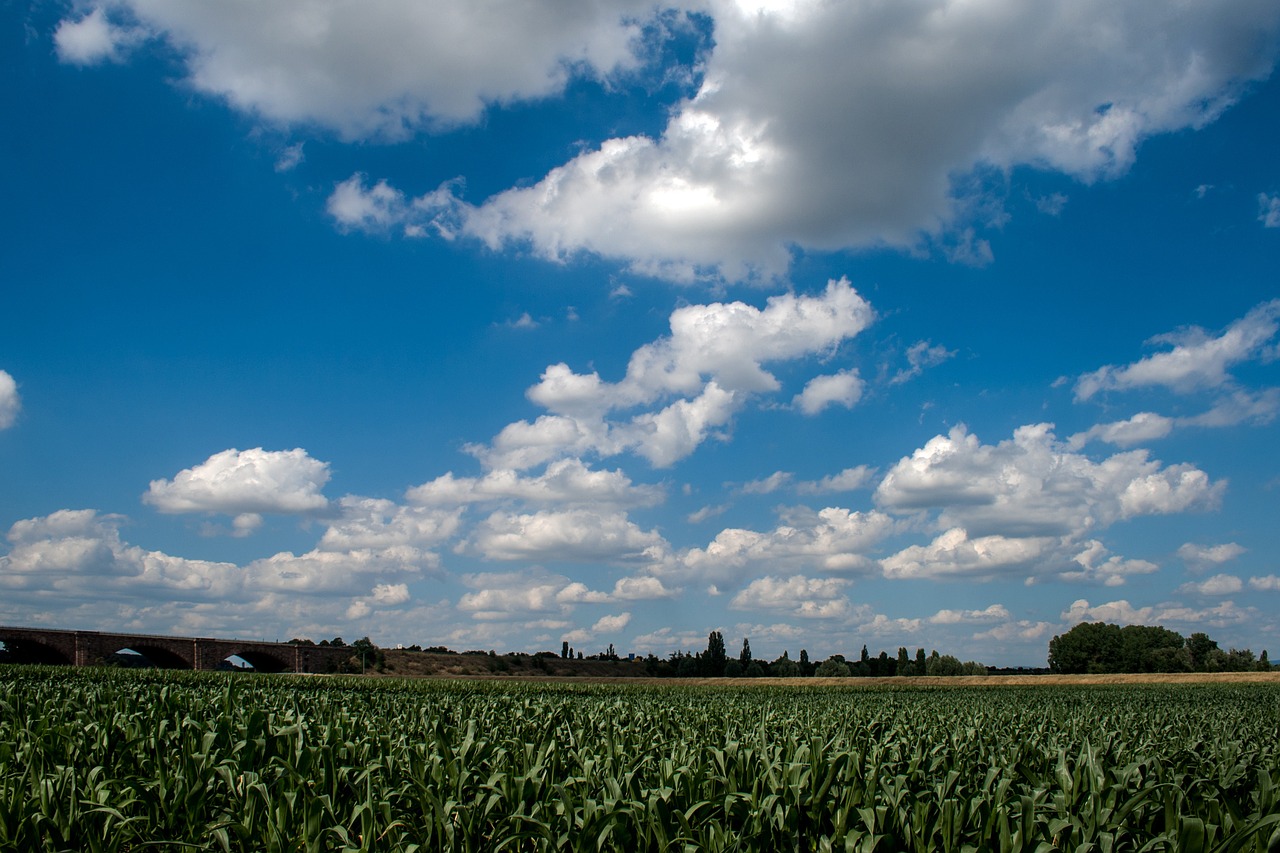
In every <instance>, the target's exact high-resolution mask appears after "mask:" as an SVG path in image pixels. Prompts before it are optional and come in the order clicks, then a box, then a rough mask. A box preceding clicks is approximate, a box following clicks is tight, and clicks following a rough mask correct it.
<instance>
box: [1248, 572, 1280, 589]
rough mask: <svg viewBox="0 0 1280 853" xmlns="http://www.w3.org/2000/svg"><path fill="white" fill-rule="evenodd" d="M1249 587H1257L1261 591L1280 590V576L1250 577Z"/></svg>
mask: <svg viewBox="0 0 1280 853" xmlns="http://www.w3.org/2000/svg"><path fill="white" fill-rule="evenodd" d="M1249 588H1250V589H1256V590H1258V591H1259V592H1280V577H1277V576H1276V575H1266V576H1265V577H1252V578H1249Z"/></svg>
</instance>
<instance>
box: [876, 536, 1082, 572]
mask: <svg viewBox="0 0 1280 853" xmlns="http://www.w3.org/2000/svg"><path fill="white" fill-rule="evenodd" d="M1057 546H1058V540H1057V539H1056V538H1054V537H1047V536H1036V537H1030V536H1027V537H1009V536H978V537H974V538H970V536H969V534H968V533H967V532H966V531H965V530H964V529H962V528H959V527H953V528H951V529H950V530H947V531H946V532H944V533H942V534H941V535H939V536H938V537H936V538H935V539H934V540H933V541H932V542H930V543H929V544H927V545H910V546H908V547H906V548H903V549H902V550H901V551H899V552H898V553H896V554H893V555H891V556H889V557H886V558H885V559H883V560H882V561H881V562H880V565H881V568H882V569H883V571H884V575H885V577H887V578H897V579H902V578H942V577H951V578H954V577H968V578H975V579H990V578H994V577H999V576H1001V575H1010V574H1018V573H1023V572H1027V571H1029V570H1030V569H1031V568H1032V567H1033V566H1036V565H1038V564H1040V563H1042V562H1043V560H1044V559H1045V557H1046V556H1047V555H1051V554H1053V553H1054V552H1055V550H1056V548H1057Z"/></svg>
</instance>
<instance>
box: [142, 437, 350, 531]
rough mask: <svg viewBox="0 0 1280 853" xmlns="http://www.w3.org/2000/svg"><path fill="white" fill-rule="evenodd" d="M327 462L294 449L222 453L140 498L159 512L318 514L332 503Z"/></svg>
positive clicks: (155, 483) (160, 483)
mask: <svg viewBox="0 0 1280 853" xmlns="http://www.w3.org/2000/svg"><path fill="white" fill-rule="evenodd" d="M328 481H329V463H327V462H321V461H319V460H317V459H312V458H311V457H310V456H308V455H307V452H306V451H305V450H303V449H302V448H300V447H298V448H294V449H293V450H263V449H262V448H261V447H255V448H253V449H251V450H244V451H241V450H236V449H234V448H233V449H231V450H224V451H222V452H221V453H215V454H214V455H212V456H210V457H209V458H208V459H206V460H205V461H204V462H202V463H200V464H199V465H197V466H195V467H194V468H186V469H184V470H182V471H179V472H178V473H177V474H176V475H175V476H174V478H173V479H172V480H152V481H151V487H150V488H149V489H148V490H147V492H146V494H144V495H143V496H142V500H143V502H145V503H148V504H151V505H152V506H154V507H155V508H156V509H158V510H160V511H161V512H172V513H178V512H212V513H226V514H227V515H240V514H243V513H264V512H267V513H287V514H291V513H314V512H318V511H320V510H323V509H325V508H326V507H327V506H328V504H329V502H328V501H327V500H326V499H325V497H324V495H322V494H321V493H320V491H321V489H322V488H324V485H325V483H327V482H328Z"/></svg>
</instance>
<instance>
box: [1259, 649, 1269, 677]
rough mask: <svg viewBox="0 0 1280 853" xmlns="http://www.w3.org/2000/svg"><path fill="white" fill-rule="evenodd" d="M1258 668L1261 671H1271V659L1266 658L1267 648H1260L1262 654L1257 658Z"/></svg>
mask: <svg viewBox="0 0 1280 853" xmlns="http://www.w3.org/2000/svg"><path fill="white" fill-rule="evenodd" d="M1258 669H1260V670H1262V671H1263V672H1270V671H1271V661H1269V660H1267V650H1266V649H1263V650H1262V655H1261V656H1259V658H1258Z"/></svg>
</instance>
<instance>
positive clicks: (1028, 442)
mask: <svg viewBox="0 0 1280 853" xmlns="http://www.w3.org/2000/svg"><path fill="white" fill-rule="evenodd" d="M1224 487H1225V484H1224V483H1223V482H1221V481H1219V482H1217V483H1214V482H1211V481H1210V480H1209V476H1208V475H1207V474H1206V473H1205V472H1203V471H1201V470H1200V469H1198V468H1196V467H1194V466H1192V465H1187V464H1180V465H1168V466H1165V465H1163V464H1162V463H1161V462H1159V461H1157V460H1152V459H1151V458H1150V457H1149V455H1148V453H1147V452H1146V451H1145V450H1131V451H1127V452H1124V453H1117V454H1115V455H1113V456H1110V457H1107V458H1105V459H1103V460H1102V461H1101V462H1094V461H1093V460H1091V459H1089V458H1088V457H1086V456H1084V455H1082V454H1079V453H1074V452H1072V451H1071V450H1070V449H1069V448H1068V447H1067V446H1066V445H1065V444H1063V443H1062V442H1059V441H1058V440H1057V438H1056V437H1055V436H1054V434H1053V430H1052V426H1051V425H1050V424H1033V425H1029V426H1023V427H1019V428H1018V429H1017V430H1015V431H1014V434H1013V438H1012V439H1011V440H1006V441H1002V442H1000V443H999V444H996V445H984V444H982V443H981V442H980V441H979V440H978V438H977V436H975V435H973V434H971V433H970V432H968V430H967V429H965V428H964V427H963V426H958V427H955V428H954V429H952V430H951V432H950V433H949V434H948V435H945V436H943V435H939V436H935V437H934V438H932V439H930V440H929V441H928V442H927V443H926V444H925V446H924V447H922V448H920V449H918V450H916V451H915V452H914V453H913V454H912V455H911V456H909V457H904V458H903V459H901V460H900V461H899V462H898V463H897V464H896V465H894V466H893V468H892V469H891V470H890V471H889V473H888V474H886V475H885V477H884V479H883V480H881V482H880V485H879V486H878V487H877V488H876V492H875V499H876V502H877V503H878V504H879V505H880V506H881V507H883V508H886V509H891V510H896V511H911V510H938V511H939V512H940V516H939V520H940V523H941V524H942V525H944V526H946V527H960V528H964V530H966V531H967V533H968V535H970V536H975V537H985V536H988V535H999V536H1004V537H1008V536H1027V537H1037V536H1040V537H1044V536H1062V535H1067V534H1072V533H1079V532H1082V531H1086V530H1090V529H1094V528H1102V527H1106V526H1108V525H1110V524H1112V523H1114V522H1116V521H1118V520H1121V519H1127V518H1133V517H1136V516H1141V515H1159V514H1169V513H1176V512H1183V511H1186V510H1190V509H1197V508H1212V507H1214V506H1216V504H1217V502H1218V501H1219V499H1220V497H1221V494H1222V491H1223V489H1224Z"/></svg>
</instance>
